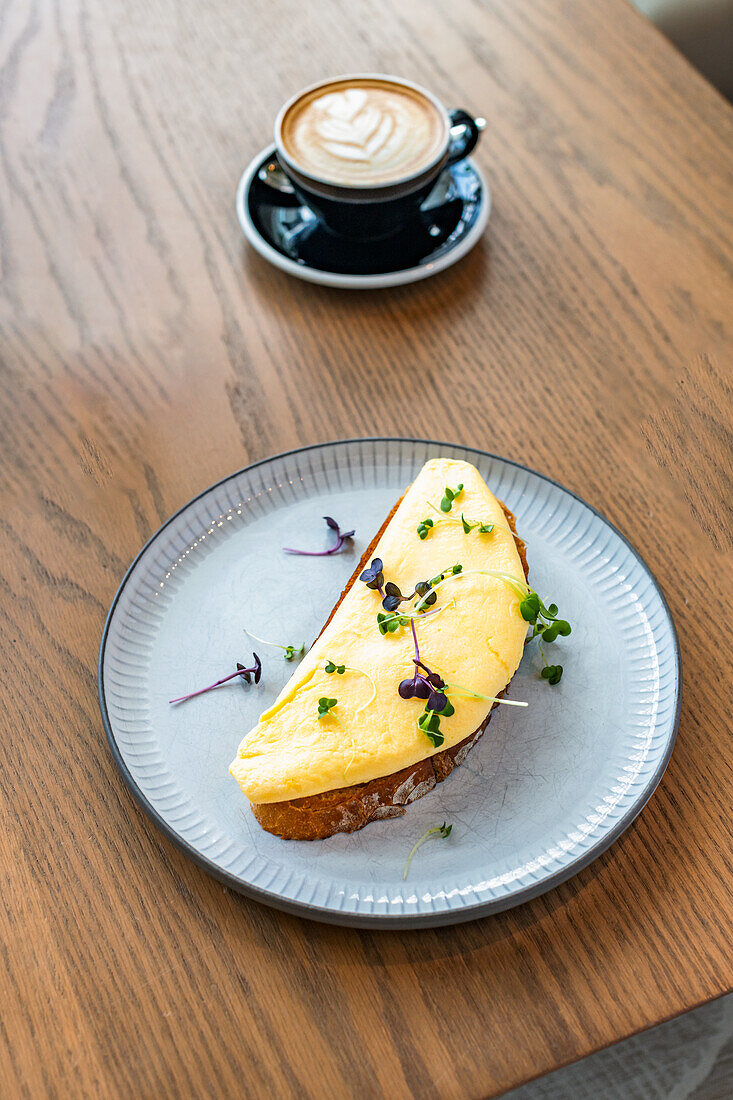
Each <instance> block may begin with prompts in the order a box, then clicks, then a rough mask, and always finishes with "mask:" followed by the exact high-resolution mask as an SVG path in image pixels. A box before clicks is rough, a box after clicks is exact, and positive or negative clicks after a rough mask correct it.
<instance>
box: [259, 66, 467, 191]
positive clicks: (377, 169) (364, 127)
mask: <svg viewBox="0 0 733 1100" xmlns="http://www.w3.org/2000/svg"><path fill="white" fill-rule="evenodd" d="M447 138H448V124H447V121H446V117H445V115H444V114H443V112H442V111H441V110H440V109H439V108H438V107H437V106H436V104H435V103H433V102H432V101H431V100H430V99H429V98H428V97H427V96H426V95H424V94H423V93H422V92H420V91H418V90H417V89H416V88H411V87H410V86H409V85H407V84H401V83H398V82H396V81H394V82H393V81H389V80H383V79H380V78H378V77H352V78H347V79H344V80H335V81H329V82H328V83H327V84H322V85H320V86H319V87H318V88H312V89H311V90H310V91H307V92H304V94H303V95H302V96H300V97H299V98H298V99H296V101H295V102H294V103H292V104H291V105H290V106H289V107H288V108H287V109H286V111H285V114H284V116H283V118H282V120H281V123H280V142H281V145H282V148H283V150H284V152H285V154H286V156H287V157H288V158H289V159H290V160H291V161H292V162H293V165H294V166H295V167H296V168H300V170H301V171H302V172H304V173H305V174H306V175H308V176H313V177H316V178H317V179H320V180H324V181H326V182H328V183H333V184H337V185H341V186H347V187H375V186H377V187H378V186H382V185H386V184H390V183H397V182H399V181H400V180H403V179H407V178H409V177H411V176H414V175H417V174H419V173H420V172H421V171H422V170H423V169H427V168H429V167H430V165H431V164H432V163H433V162H434V161H435V160H436V159H437V158H438V157H439V156H440V154H441V152H442V150H443V148H444V147H445V145H446V142H447Z"/></svg>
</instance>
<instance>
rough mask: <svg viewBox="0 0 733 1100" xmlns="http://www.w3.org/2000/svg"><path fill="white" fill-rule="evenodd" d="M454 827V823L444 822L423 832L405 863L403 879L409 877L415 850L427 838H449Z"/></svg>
mask: <svg viewBox="0 0 733 1100" xmlns="http://www.w3.org/2000/svg"><path fill="white" fill-rule="evenodd" d="M452 828H453V826H452V825H446V823H445V822H443V824H442V825H434V826H433V827H432V829H428V830H427V832H424V833H423V835H422V836H421V837H420V839H419V840H417V841H416V842H415V844H413V846H412V851H411V852H410V854H409V856H408V857H407V863H406V864H405V869H404V871H403V872H402V879H403V881H404V880H405V879H406V878H407V874H408V872H409V870H410V864H411V863H412V860H413V858H414V856H415V852H416V851H417V850H418V848H420V847H422V845H423V844H424V843H425V841H426V840H432V839H433V838H434V839H435V840H439V839H440V840H447V839H448V837H449V836H450V834H451V830H452Z"/></svg>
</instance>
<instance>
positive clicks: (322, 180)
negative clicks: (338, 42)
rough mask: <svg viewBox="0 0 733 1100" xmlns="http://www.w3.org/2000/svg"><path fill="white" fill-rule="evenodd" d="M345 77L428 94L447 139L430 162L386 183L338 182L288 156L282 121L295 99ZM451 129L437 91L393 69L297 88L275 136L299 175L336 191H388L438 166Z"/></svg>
mask: <svg viewBox="0 0 733 1100" xmlns="http://www.w3.org/2000/svg"><path fill="white" fill-rule="evenodd" d="M345 80H385V81H387V82H388V83H392V84H399V85H402V86H403V87H407V88H412V90H413V91H415V92H419V93H420V95H423V96H425V98H426V99H428V100H429V101H430V102H431V103H432V104H433V106H434V107H435V108H436V109H437V111H438V113H439V114H440V115H441V116H442V118H443V122H444V123H445V139H444V141H443V143H442V144H441V146H440V149H439V150H438V152H437V153H436V155H435V156H434V157H433V159H432V160H431V161H429V162H428V163H427V164H425V165H423V166H422V167H421V168H419V169H418V170H417V171H415V172H410V174H409V175H407V176H400V177H399V179H395V180H388V181H387V182H384V183H370V184H363V183H335V182H334V181H333V180H330V179H328V177H327V176H317V175H314V173H312V172H307V171H306V170H305V169H304V168H302V167H301V166H300V165H299V164H298V162H297V160H295V159H294V158H293V157H290V156H288V154H287V152H286V151H285V148H284V146H283V143H282V124H283V120H284V118H285V115H286V114H287V112H288V111H289V110H290V108H291V107H292V106H293V105H294V104H295V103H297V102H298V100H299V99H301V98H302V97H303V96H304V95H307V94H308V92H313V91H315V90H316V88H325V87H327V86H328V85H329V84H339V83H341V82H342V81H345ZM450 131H451V122H450V116H449V115H448V111H447V110H446V108H445V107H444V106H443V104H442V103H441V102H440V100H439V99H438V97H437V96H435V95H433V93H432V92H430V91H428V89H427V88H424V87H423V86H422V84H418V83H417V82H416V81H414V80H408V79H407V78H406V77H403V76H394V75H392V74H390V73H342V74H341V75H340V76H330V77H327V78H326V79H325V80H316V81H314V82H313V83H312V84H307V85H306V86H305V87H304V88H301V89H300V91H298V92H296V93H295V94H294V95H291V96H290V98H289V99H287V100H286V101H285V103H283V105H282V107H281V108H280V110H279V111H278V113H277V116H276V118H275V126H274V139H275V148H276V150H277V154H278V156H279V157H281V158H282V160H283V161H284V163H285V165H286V166H287V167H289V168H291V169H292V170H293V171H294V172H297V173H298V175H300V176H303V177H304V178H305V179H306V180H312V181H313V183H316V184H321V185H322V186H324V187H329V188H333V189H334V190H335V191H337V190H343V191H353V192H359V191H371V192H373V191H382V190H385V191H386V190H389V189H390V188H395V187H403V186H404V185H405V184H409V183H411V182H412V181H413V180H418V179H420V178H421V177H422V176H426V175H427V174H428V173H429V172H430V171H431V170H432V169H433V168H435V167H437V166H438V165H439V164H440V162H441V161H442V160H443V158H444V157H445V155H446V152H447V151H448V145H449V143H450Z"/></svg>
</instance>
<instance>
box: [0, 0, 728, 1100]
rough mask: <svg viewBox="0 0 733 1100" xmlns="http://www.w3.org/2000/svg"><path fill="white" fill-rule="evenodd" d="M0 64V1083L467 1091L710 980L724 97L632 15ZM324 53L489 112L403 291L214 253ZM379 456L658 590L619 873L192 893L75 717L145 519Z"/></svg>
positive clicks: (387, 26) (21, 21)
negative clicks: (474, 213)
mask: <svg viewBox="0 0 733 1100" xmlns="http://www.w3.org/2000/svg"><path fill="white" fill-rule="evenodd" d="M0 52H1V55H2V70H1V72H0V138H1V141H2V150H1V152H2V158H1V160H0V187H1V192H0V196H1V197H0V259H1V262H2V298H1V301H0V383H1V385H2V400H1V402H0V486H1V489H0V492H1V494H2V495H1V505H2V507H1V511H0V561H1V562H2V568H1V570H0V654H1V655H0V662H1V671H0V675H1V676H2V694H3V709H4V717H3V721H2V730H3V733H2V770H1V772H0V799H1V800H2V828H0V845H1V851H2V904H1V905H0V927H1V935H2V941H3V944H4V948H3V956H2V972H1V975H2V976H1V977H0V989H1V990H2V993H1V996H2V1032H1V1036H2V1037H1V1039H0V1051H1V1052H2V1054H1V1061H0V1080H2V1081H3V1082H4V1086H3V1094H4V1095H5V1096H9V1097H10V1096H22V1097H34V1098H35V1097H39V1096H58V1097H69V1096H82V1097H106V1096H111V1097H118V1096H119V1097H123V1096H124V1097H127V1096H136V1097H137V1096H140V1097H161V1096H171V1097H172V1096H181V1097H191V1096H196V1097H203V1096H206V1097H213V1096H239V1095H247V1096H268V1097H269V1096H291V1095H297V1096H309V1097H320V1096H339V1097H340V1096H358V1097H365V1096H379V1095H386V1094H388V1095H390V1096H396V1097H403V1096H409V1095H410V1094H412V1095H416V1096H420V1097H487V1096H496V1095H498V1094H499V1093H500V1092H502V1091H503V1090H504V1089H506V1088H508V1087H510V1086H513V1085H515V1084H518V1083H519V1082H522V1081H525V1080H527V1079H529V1078H531V1077H532V1076H533V1075H536V1074H541V1073H545V1072H547V1071H549V1070H552V1069H553V1068H555V1067H557V1066H559V1065H561V1064H563V1063H566V1062H568V1061H570V1060H572V1059H576V1058H580V1057H581V1056H583V1055H585V1054H587V1053H588V1052H590V1051H593V1050H596V1049H597V1048H599V1047H601V1046H603V1045H604V1044H607V1043H611V1042H613V1041H615V1040H617V1039H620V1038H621V1037H622V1036H625V1035H628V1034H630V1033H632V1032H634V1031H636V1030H638V1029H640V1028H645V1027H648V1026H649V1025H651V1024H655V1023H657V1022H658V1021H660V1020H662V1019H664V1018H665V1017H669V1016H672V1015H673V1014H675V1013H679V1012H682V1011H683V1010H685V1009H688V1008H690V1007H691V1006H693V1005H696V1004H698V1003H700V1002H703V1001H705V1000H708V999H710V998H713V997H715V996H716V995H718V994H720V993H722V992H723V991H724V990H726V989H728V988H729V987H730V984H731V982H730V980H731V952H730V942H729V937H730V932H731V927H730V914H731V908H730V906H731V898H730V890H729V887H730V882H731V878H730V870H729V860H728V859H727V857H728V856H729V855H730V849H729V834H728V831H727V828H728V824H729V819H730V806H731V796H732V788H733V784H732V783H731V768H730V739H729V738H730V714H731V706H730V695H729V689H730V675H731V669H732V667H733V658H732V654H731V642H730V628H729V626H728V625H727V622H728V619H729V618H730V606H731V585H730V561H731V557H730V551H731V547H732V545H733V530H732V527H733V525H732V524H731V512H730V505H731V492H730V463H731V449H730V443H731V437H730V423H731V421H730V413H731V373H730V369H731V359H730V349H731V344H730V342H729V340H730V320H731V314H732V312H733V311H732V309H731V306H732V304H733V298H732V296H731V289H730V283H729V282H727V281H726V278H727V270H728V269H727V266H726V261H727V260H729V259H730V255H731V248H730V243H731V238H730V215H731V192H730V190H729V185H730V184H729V181H730V172H731V157H730V149H731V142H732V139H733V126H732V125H731V118H732V115H731V111H730V108H729V107H728V105H727V104H726V103H725V102H724V101H723V100H722V99H720V98H719V97H718V96H717V94H716V93H715V92H714V91H713V90H712V89H711V88H710V87H709V86H708V85H707V84H706V83H705V82H704V81H703V80H702V79H701V78H700V77H699V76H698V75H697V74H696V73H695V72H694V71H693V70H692V69H691V68H690V67H689V66H688V65H687V64H686V62H685V61H683V60H682V59H681V57H679V56H678V55H677V54H676V53H675V52H674V51H673V50H672V48H671V47H670V46H669V45H668V44H667V43H666V42H665V41H664V40H663V39H662V38H661V37H660V36H659V35H657V33H656V32H655V31H654V30H653V29H652V28H651V26H650V25H648V24H647V23H646V22H645V21H644V20H643V19H642V18H641V17H640V16H638V15H637V14H636V13H635V12H634V10H633V9H632V8H631V7H630V6H628V5H627V4H625V3H623V2H622V0H604V2H594V3H588V2H583V0H575V2H573V0H526V2H522V3H512V4H507V3H504V2H502V0H431V2H422V3H420V2H418V0H401V3H399V4H394V3H392V2H391V0H319V2H318V3H303V2H302V0H300V2H298V0H279V3H277V4H275V3H272V2H270V0H249V3H243V2H242V0H215V2H210V3H207V4H206V5H202V4H200V3H196V2H194V0H185V2H182V0H129V2H128V3H125V4H110V3H105V2H104V0H78V2H77V3H74V2H72V0H68V2H66V3H63V4H51V3H47V4H39V3H32V2H31V0H26V2H21V0H18V2H16V3H14V4H5V5H4V6H3V10H2V19H1V22H0ZM345 70H352V71H362V70H381V71H386V72H397V73H401V74H404V75H406V76H408V77H412V78H415V79H417V80H418V81H421V82H422V83H424V84H427V85H429V86H430V87H431V88H433V89H435V91H436V92H437V93H438V95H440V96H441V97H442V98H443V99H444V100H445V102H446V103H448V104H449V105H454V104H458V105H461V106H465V107H468V108H470V109H473V110H474V111H477V112H480V113H483V114H485V115H486V116H487V117H488V119H489V126H488V129H487V131H486V133H485V135H484V138H483V141H482V144H481V146H480V149H479V151H478V160H479V161H480V163H481V165H482V166H483V168H484V169H485V170H486V172H487V173H488V175H489V177H490V180H491V186H492V189H493V194H494V202H495V207H494V211H493V214H492V218H491V222H490V226H489V231H488V233H487V235H486V238H485V241H484V242H483V243H482V245H481V246H479V247H478V248H477V249H476V250H475V252H473V254H471V255H470V256H469V257H468V258H467V259H465V260H464V261H463V262H462V263H461V264H459V265H458V266H457V267H456V268H454V269H453V270H451V271H449V272H447V273H444V274H443V275H441V276H439V277H437V278H435V279H434V280H432V281H429V282H427V283H423V284H417V285H414V286H411V287H407V288H404V289H402V290H393V291H387V292H374V293H370V294H356V293H351V292H334V291H328V290H324V289H320V288H316V287H313V286H308V285H305V284H301V283H298V282H296V281H293V280H291V279H289V278H288V277H287V276H285V275H283V274H281V273H280V272H278V271H275V270H273V269H271V268H270V267H268V266H267V265H266V264H265V263H264V262H263V261H262V260H260V258H259V257H258V256H256V255H255V254H253V253H252V251H251V250H249V249H248V248H247V247H245V246H244V244H243V241H242V238H241V235H240V232H239V228H238V226H237V223H236V219H235V215H234V209H233V196H234V189H235V186H236V183H237V179H238V177H239V174H240V172H241V171H242V168H243V166H244V164H245V163H246V162H247V161H248V160H249V159H250V157H251V156H252V155H253V154H254V153H255V152H256V151H257V149H258V148H260V147H261V146H262V145H264V144H265V143H266V142H267V141H268V138H269V133H270V124H271V120H272V118H273V116H274V114H275V112H276V109H277V107H278V106H279V104H280V103H281V101H282V100H283V99H284V98H285V97H286V96H288V95H289V94H290V93H291V92H292V91H293V90H295V89H297V88H298V87H299V86H301V85H303V84H305V83H307V82H310V81H312V80H314V79H317V78H318V77H319V76H321V75H325V74H332V73H334V72H340V71H345ZM372 433H378V434H390V433H392V434H416V435H421V436H432V437H436V438H443V439H453V440H457V441H461V442H466V443H470V444H475V445H477V446H479V447H483V448H486V449H489V450H492V451H496V452H499V453H501V454H505V455H508V456H511V457H512V458H515V459H519V460H521V461H523V462H526V463H528V464H529V465H531V466H534V467H536V468H537V469H540V470H542V471H545V472H547V473H549V474H550V475H551V476H552V477H554V478H556V479H558V480H560V481H562V482H564V483H565V484H566V485H568V486H569V487H570V488H571V489H573V490H574V491H576V492H577V493H579V494H580V495H581V496H583V497H585V498H586V499H587V500H589V501H591V502H592V503H593V504H595V505H596V506H597V507H599V508H600V509H601V510H602V511H604V512H605V513H606V515H608V516H609V518H610V519H611V520H612V521H613V522H614V523H615V524H617V525H618V526H619V527H620V528H621V530H622V531H623V532H624V533H625V534H626V535H627V536H628V537H629V538H630V539H631V541H632V542H633V543H634V544H635V545H636V546H638V547H639V549H640V550H641V552H642V554H643V555H644V556H645V558H646V560H647V561H648V563H649V565H650V566H651V568H652V570H653V571H654V572H655V573H656V574H657V576H658V577H659V578H660V581H661V583H662V586H663V588H664V591H665V593H666V595H667V598H668V600H669V602H670V604H671V606H672V610H673V613H674V616H675V619H676V622H677V626H678V629H679V633H680V639H681V643H682V650H683V664H684V676H685V693H684V703H683V711H682V721H681V725H680V730H679V739H678V744H677V748H676V751H675V754H674V757H673V759H672V763H671V765H670V767H669V770H668V771H667V774H666V776H665V778H664V780H663V782H662V785H661V787H660V789H659V791H658V793H657V794H656V795H655V797H654V798H653V799H652V801H651V803H650V804H649V806H648V807H647V808H646V810H645V811H644V812H643V813H642V815H641V817H640V818H639V819H638V820H637V822H636V823H635V824H634V825H633V826H632V828H630V829H629V830H628V832H627V833H626V834H625V835H624V836H623V837H622V839H621V840H620V841H618V843H616V844H615V845H614V846H613V847H612V849H611V850H610V851H609V852H608V853H607V854H606V855H604V856H603V857H602V858H601V859H599V860H598V861H597V862H596V863H595V864H594V865H593V866H592V867H590V868H588V869H587V870H586V871H584V872H583V873H582V874H580V875H578V876H577V878H575V879H574V880H572V881H571V882H568V883H567V884H566V885H564V886H562V887H560V888H559V889H556V890H555V891H553V892H552V893H550V894H548V895H546V896H545V897H542V898H538V899H537V900H536V901H534V902H532V903H530V904H528V905H525V906H523V907H521V908H519V909H516V910H514V911H512V912H507V913H503V914H501V915H500V916H497V917H493V918H489V919H485V920H482V921H478V922H476V923H473V924H469V925H465V926H459V927H457V928H453V929H450V928H449V929H443V930H436V931H424V932H419V933H414V934H409V935H405V934H397V933H394V934H392V933H389V934H387V933H382V934H377V933H374V932H359V931H353V930H345V929H338V928H329V927H326V926H319V925H316V924H312V923H309V922H308V921H305V920H298V919H295V918H292V917H288V916H284V915H282V914H280V913H277V912H274V911H271V910H268V909H265V908H262V907H260V906H258V905H256V904H254V903H252V902H249V901H246V900H244V899H243V898H241V897H238V896H236V895H234V894H232V893H231V892H229V891H227V890H226V889H224V888H222V886H221V885H219V884H218V883H217V882H214V881H213V880H212V879H210V878H208V877H207V876H206V875H205V874H203V873H202V872H201V871H200V870H198V868H197V867H195V866H194V865H193V864H191V863H190V862H188V861H187V860H186V859H185V858H184V857H183V856H181V855H179V854H178V853H177V852H176V851H175V850H174V849H173V848H172V847H171V845H170V844H169V843H168V842H167V841H165V840H164V839H163V838H162V836H161V835H160V834H159V833H158V832H157V830H156V829H155V827H154V826H153V825H152V824H151V823H150V822H149V821H148V820H147V819H146V818H145V817H144V816H143V815H142V813H141V812H140V811H139V810H138V809H137V808H136V806H135V804H134V803H133V801H132V799H131V797H130V796H129V794H128V793H127V791H126V789H125V787H124V786H123V783H122V781H121V779H120V776H119V775H118V774H117V772H116V770H115V767H114V765H113V763H112V759H111V757H110V754H109V752H108V750H107V746H106V744H105V741H104V736H103V732H102V724H101V720H100V716H99V711H98V705H97V692H96V673H95V665H96V658H97V647H98V643H99V638H100V633H101V630H102V624H103V621H104V616H105V612H106V609H107V607H108V605H109V603H110V601H111V600H112V597H113V595H114V592H115V589H116V587H117V585H118V583H119V581H120V579H121V577H122V575H123V572H124V570H125V567H126V566H127V564H128V562H129V561H130V560H131V558H132V557H133V555H134V554H135V552H136V551H137V549H138V548H139V546H140V544H141V543H142V542H143V541H144V540H145V539H147V538H148V537H149V535H150V534H151V533H152V532H153V531H154V530H155V529H156V527H157V526H158V525H159V524H160V522H161V521H162V520H164V519H165V518H166V517H167V516H168V515H169V514H170V513H171V512H172V511H174V510H175V509H177V508H178V507H179V506H180V505H182V504H183V503H184V502H185V501H186V500H187V498H188V497H190V496H191V495H192V494H194V493H196V492H197V491H199V490H200V489H202V488H203V487H205V486H206V485H208V484H209V483H210V482H212V481H214V480H216V479H218V478H220V477H222V476H223V475H225V474H227V473H228V472H230V471H232V470H234V469H236V468H238V467H240V466H242V465H244V464H246V463H247V462H249V461H252V460H256V459H258V458H260V457H262V456H264V455H267V454H268V453H271V452H273V451H278V450H282V449H286V448H289V447H292V446H296V445H298V444H306V443H311V442H315V441H318V440H322V439H328V438H335V437H342V436H353V435H361V434H372ZM726 570H727V573H726ZM598 644H599V645H602V644H603V638H602V634H601V635H599V640H598Z"/></svg>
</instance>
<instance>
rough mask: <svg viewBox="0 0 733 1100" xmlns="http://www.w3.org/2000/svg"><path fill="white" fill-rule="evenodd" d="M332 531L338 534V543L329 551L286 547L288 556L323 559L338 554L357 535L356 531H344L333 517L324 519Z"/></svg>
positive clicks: (284, 548)
mask: <svg viewBox="0 0 733 1100" xmlns="http://www.w3.org/2000/svg"><path fill="white" fill-rule="evenodd" d="M323 518H324V519H325V521H326V524H327V526H328V527H329V528H330V530H331V531H335V533H336V541H335V543H334V544H333V546H331V547H330V548H329V549H328V550H293V549H292V547H290V546H284V547H283V550H284V551H285V553H286V554H301V555H303V556H304V557H307V558H323V557H328V555H330V554H338V552H339V550H341V548H342V547H343V546H344V545H345V544H346V543H347V542H348V543H350V542H351V540H352V539H353V537H354V535H355V534H356V532H355V531H342V530H341V528H340V527H339V525H338V523H337V522H336V520H335V519H333V518H332V517H331V516H324V517H323Z"/></svg>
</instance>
